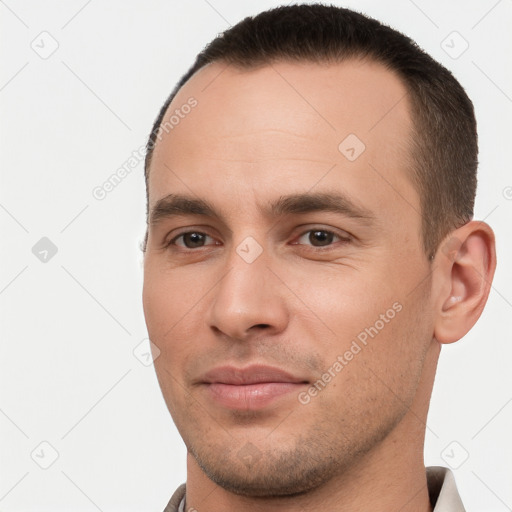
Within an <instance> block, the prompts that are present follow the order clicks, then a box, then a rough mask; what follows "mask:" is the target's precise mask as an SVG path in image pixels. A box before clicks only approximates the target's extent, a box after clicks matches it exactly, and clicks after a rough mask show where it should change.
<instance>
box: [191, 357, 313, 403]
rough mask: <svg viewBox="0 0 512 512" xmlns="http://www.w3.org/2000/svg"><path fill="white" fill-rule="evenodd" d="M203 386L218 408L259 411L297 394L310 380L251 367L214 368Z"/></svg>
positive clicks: (264, 367) (261, 366)
mask: <svg viewBox="0 0 512 512" xmlns="http://www.w3.org/2000/svg"><path fill="white" fill-rule="evenodd" d="M200 383H201V384H203V385H204V387H205V390H206V392H207V393H208V394H209V395H210V398H213V400H214V402H215V403H216V404H218V405H221V406H223V407H226V408H228V409H238V410H256V409H263V408H265V407H266V406H268V405H270V404H271V403H272V402H274V401H276V400H277V399H278V398H281V397H283V396H285V395H288V394H289V393H290V392H293V391H298V389H299V388H300V387H301V386H304V385H305V384H307V383H308V380H307V379H304V378H302V377H296V376H294V375H292V374H291V373H289V372H287V371H285V370H282V369H280V368H276V367H273V366H265V365H251V366H247V367H245V368H237V367H234V366H222V367H217V368H214V369H212V370H209V371H208V372H206V373H205V374H204V375H203V376H202V377H201V379H200Z"/></svg>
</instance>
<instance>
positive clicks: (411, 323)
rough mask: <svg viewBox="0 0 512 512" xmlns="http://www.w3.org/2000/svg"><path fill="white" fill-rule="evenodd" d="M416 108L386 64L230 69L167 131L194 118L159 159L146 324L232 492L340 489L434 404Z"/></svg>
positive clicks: (202, 86)
mask: <svg viewBox="0 0 512 512" xmlns="http://www.w3.org/2000/svg"><path fill="white" fill-rule="evenodd" d="M191 97H193V98H194V99H195V100H196V101H197V104H196V105H195V106H194V107H193V108H192V109H189V108H185V109H182V106H183V105H185V104H187V101H189V99H190V98H191ZM408 105H409V103H408V98H407V96H406V90H405V87H404V86H403V85H402V84H401V82H400V81H399V80H398V79H397V78H396V77H395V76H394V75H393V74H391V73H390V72H389V71H387V70H385V69H384V68H382V67H381V66H380V65H377V64H372V63H362V62H356V61H347V62H344V63H341V64H337V65H330V66H328V65H320V64H292V63H276V64H273V65H272V66H265V67H261V68H259V69H255V70H239V69H235V68H233V67H227V66H226V65H225V64H221V63H215V64H213V65H210V66H208V67H206V68H203V69H202V70H201V71H199V72H198V73H197V74H196V75H195V76H194V77H192V78H191V79H190V80H189V82H187V84H186V85H185V86H184V87H183V88H182V89H181V91H180V92H179V94H178V95H177V97H176V98H175V99H174V101H173V103H172V105H171V107H170V108H169V110H168V112H167V114H166V116H165V118H164V121H165V120H167V119H168V118H169V117H170V116H171V115H173V114H174V113H175V110H176V109H179V113H180V114H181V115H180V116H179V117H180V120H179V122H178V123H176V124H174V123H175V122H176V119H174V123H173V127H172V129H171V130H169V133H168V134H165V133H164V132H162V133H163V137H162V139H161V141H159V142H158V144H157V146H156V149H155V152H154V155H153V161H152V164H151V171H150V178H149V209H150V225H149V231H148V244H147V252H146V255H145V281H144V297H143V300H144V311H145V316H146V322H147V326H148V331H149V336H150V339H151V340H152V342H153V343H154V344H155V345H156V346H157V347H158V348H159V350H160V352H161V353H160V356H159V357H158V358H157V359H156V360H155V368H156V372H157V376H158V379H159V383H160V386H161V388H162V392H163V395H164V398H165V400H166V403H167V405H168V408H169V410H170V412H171V414H172V417H173V419H174V421H175V423H176V425H177V428H178V430H179V432H180V434H181V436H182V437H183V439H184V441H185V443H186V445H187V448H188V451H189V453H190V454H191V456H190V457H189V464H192V465H196V466H197V467H200V468H202V470H203V471H204V472H205V473H206V474H207V475H208V476H209V478H211V479H212V480H213V481H214V482H216V483H218V484H219V485H222V486H223V487H225V488H227V489H228V490H232V491H233V492H237V493H241V494H246V495H262V494H265V495H268V494H275V495H284V494H292V493H297V492H303V491H305V490H308V489H311V488H312V487H314V486H316V485H318V484H320V483H322V482H325V481H326V480H328V479H329V478H331V477H333V476H334V475H336V474H339V473H340V472H342V471H343V470H344V469H346V468H347V467H349V466H352V467H353V465H354V463H355V461H357V460H360V458H361V457H362V456H363V454H365V453H371V452H372V450H373V449H375V448H376V447H377V446H379V444H380V443H381V442H382V440H383V439H385V438H386V436H387V435H388V434H389V433H390V432H392V431H393V429H394V428H395V427H396V426H397V425H399V424H400V422H403V421H405V420H404V418H407V416H408V414H409V412H408V411H409V407H410V406H411V404H412V403H413V402H414V400H415V398H416V397H417V396H418V395H419V394H421V393H423V391H424V390H422V386H424V379H423V378H422V369H423V364H424V361H425V357H426V355H427V354H430V352H428V348H429V346H430V345H431V342H432V333H433V327H432V314H431V312H430V311H431V309H432V308H431V307H430V306H429V300H430V299H429V286H430V281H429V279H428V278H426V277H427V276H428V271H429V264H428V261H427V259H426V257H425V255H424V252H423V248H422V239H421V218H420V215H419V213H418V212H420V203H419V196H418V193H417V191H416V189H415V188H414V186H413V184H412V182H411V180H410V177H409V176H410V172H411V165H412V162H411V159H410V158H409V156H408V155H409V150H408V145H409V140H410V139H409V137H410V131H411V120H410V116H409V112H408V108H409V106H408ZM185 111H186V112H188V113H187V114H186V115H184V112H185ZM176 115H177V114H176ZM351 134H352V135H351ZM363 144H364V146H363ZM171 194H172V195H173V196H172V197H171ZM175 196H186V197H187V198H189V199H190V201H204V202H207V203H208V204H209V205H210V206H211V208H212V210H213V212H207V211H205V210H200V209H198V208H197V207H194V208H191V206H192V203H190V202H188V203H187V202H186V201H185V202H184V201H179V202H175V204H174V206H173V205H172V204H171V202H172V199H176V197H175ZM308 198H309V199H308ZM329 198H330V199H331V203H330V204H331V206H332V205H334V204H335V205H336V206H337V207H338V208H326V207H325V202H326V199H329ZM178 203H179V204H178ZM178 206H179V208H178ZM272 206H274V208H272ZM187 210H190V211H187ZM153 221H154V222H153ZM428 357H430V355H429V356H428Z"/></svg>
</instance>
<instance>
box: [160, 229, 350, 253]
mask: <svg viewBox="0 0 512 512" xmlns="http://www.w3.org/2000/svg"><path fill="white" fill-rule="evenodd" d="M315 231H317V232H321V233H327V234H329V235H333V236H334V237H337V238H338V239H339V240H338V242H339V243H342V244H347V243H350V242H351V237H350V236H349V235H348V234H347V236H345V237H344V236H342V235H339V234H337V233H335V232H334V231H331V230H328V229H321V228H312V229H308V230H306V231H303V232H302V233H301V234H300V235H299V236H298V237H297V239H300V238H302V237H303V236H304V235H307V234H308V233H313V232H315ZM191 233H195V234H200V235H205V236H207V237H210V238H212V239H213V237H212V236H210V235H208V234H207V233H204V232H202V231H184V232H183V233H180V234H179V235H176V236H175V237H173V238H172V239H171V240H170V241H169V242H167V243H165V248H170V247H171V246H176V247H180V248H181V250H182V251H184V252H192V251H195V250H198V249H204V248H205V247H208V246H201V247H197V248H190V247H185V246H181V245H180V246H178V245H176V241H177V240H178V239H180V238H182V237H183V236H184V235H188V234H191ZM334 243H335V242H334V241H333V242H332V243H331V244H330V245H328V246H319V247H317V246H314V245H308V246H307V247H310V248H311V249H313V250H315V251H316V252H325V251H329V250H330V249H332V248H333V244H334ZM214 245H216V244H214ZM292 245H304V244H299V243H293V244H292Z"/></svg>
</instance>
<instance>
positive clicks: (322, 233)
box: [295, 229, 350, 247]
mask: <svg viewBox="0 0 512 512" xmlns="http://www.w3.org/2000/svg"><path fill="white" fill-rule="evenodd" d="M337 241H340V242H349V241H350V239H349V237H348V236H346V237H342V236H341V235H337V234H336V233H333V232H332V231H328V230H326V229H310V230H308V231H306V232H305V233H303V234H302V235H301V236H300V237H299V238H298V239H297V242H295V243H296V244H306V245H307V244H308V243H309V244H311V245H312V246H313V247H328V246H330V245H332V244H333V242H337Z"/></svg>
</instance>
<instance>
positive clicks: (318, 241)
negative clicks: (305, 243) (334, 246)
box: [309, 231, 334, 247]
mask: <svg viewBox="0 0 512 512" xmlns="http://www.w3.org/2000/svg"><path fill="white" fill-rule="evenodd" d="M333 238H334V233H330V232H329V231H310V232H309V241H310V242H311V244H312V245H314V246H315V247H319V246H320V247H322V246H324V245H329V244H331V243H332V240H333Z"/></svg>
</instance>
